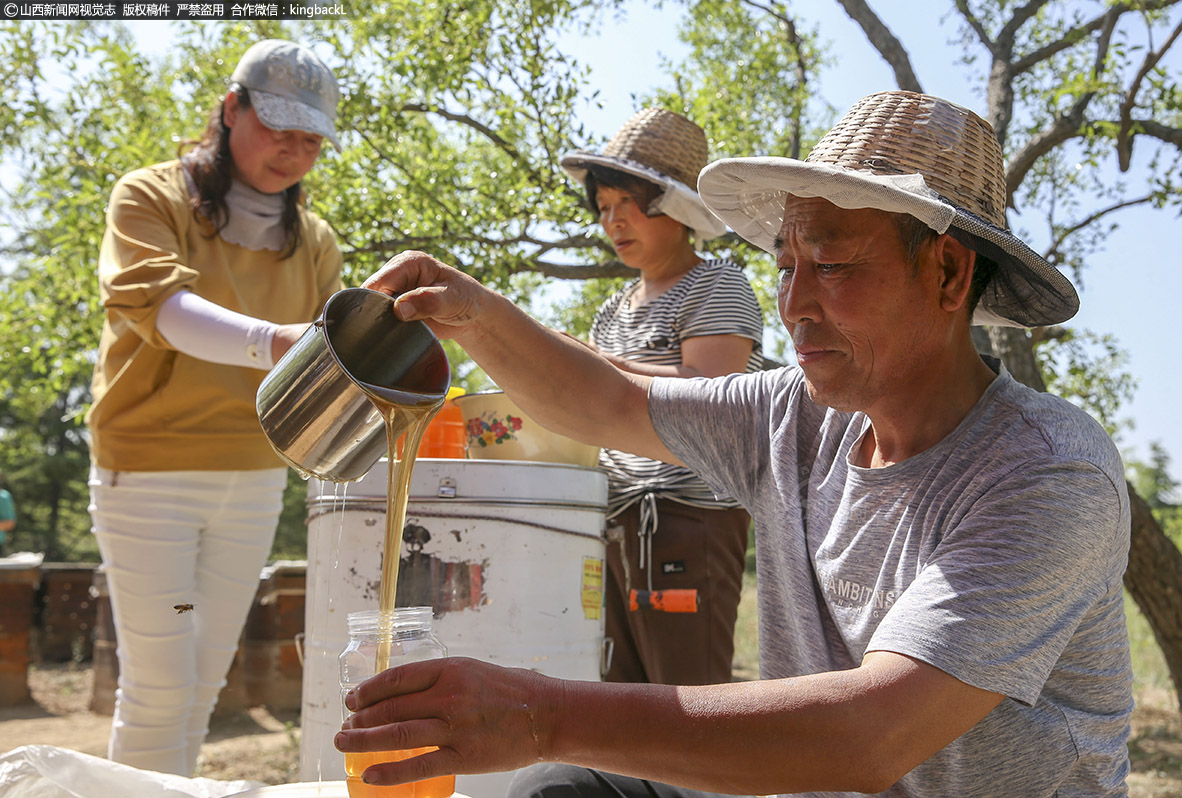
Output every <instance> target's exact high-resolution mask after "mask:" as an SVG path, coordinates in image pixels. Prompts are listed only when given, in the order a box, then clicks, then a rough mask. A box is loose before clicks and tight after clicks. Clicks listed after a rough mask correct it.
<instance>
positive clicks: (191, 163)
mask: <svg viewBox="0 0 1182 798" xmlns="http://www.w3.org/2000/svg"><path fill="white" fill-rule="evenodd" d="M230 92H231V93H233V94H236V95H238V107H239V108H240V109H242V110H244V111H245V110H247V109H249V108H250V94H249V92H247V90H246V88H245V87H244V86H239V85H237V84H235V85H233V86H231V87H230ZM228 96H229V95H227V97H228ZM225 109H226V101H225V100H222V101H221V102H220V103H218V105H217V107H216V108H214V109H213V111H212V112H211V113H210V115H209V122H207V123H206V125H205V132H204V133H202V134H201V139H200V140H196V139H186V140H185V141H182V142H181V144H180V146H179V147H177V157H183V158H184V161H185V165H186V166H187V167H188V168H189V174H190V175H191V176H192V178H193V183H194V184H195V185H196V186H197V196H195V197H193V198H191V200H190V203H189V204H190V206H191V207H192V208H193V210H195V211H199V212H200V213H201V214H202V215H203V216H205V218H207V219H209V221H210V222H212V223H213V226H214V227H215V228H216V229H217V230H221V229H222V228H223V227H225V226H226V224H227V223H228V222H229V221H230V209H229V208H227V207H226V193H227V192H228V191H229V190H230V179H231V166H232V165H233V162H234V161H233V157H232V156H231V155H230V128H229V127H227V126H226V119H225ZM189 147H192V148H193V150H192V151H191V152H189V153H187V154H186V153H185V150H186V149H188V148H189ZM302 191H303V189H302V188H301V187H300V184H299V183H296V184H295V185H294V186H291V187H290V188H288V189H286V190H285V191H284V192H283V215H282V216H281V217H280V219H279V223H280V225H281V226H282V227H283V232H284V237H285V240H286V241H287V246H286V247H285V248H284V250H283V255H282V257H284V258H290V257H291V256H292V254H293V253H295V251H296V249H297V248H299V246H300V242H301V240H302V237H303V231H302V230H301V228H300V214H299V203H300V195H301V193H302Z"/></svg>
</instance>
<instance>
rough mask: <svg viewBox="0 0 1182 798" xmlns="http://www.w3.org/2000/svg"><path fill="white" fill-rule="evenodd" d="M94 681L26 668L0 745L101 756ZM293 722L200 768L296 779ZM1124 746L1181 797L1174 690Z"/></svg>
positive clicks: (1138, 796) (253, 733)
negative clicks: (23, 700)
mask: <svg viewBox="0 0 1182 798" xmlns="http://www.w3.org/2000/svg"><path fill="white" fill-rule="evenodd" d="M92 683H93V672H92V671H91V669H90V668H88V667H75V666H72V665H48V666H43V667H37V668H35V669H33V670H31V671H30V673H29V685H30V690H31V691H32V693H33V701H32V702H31V703H28V704H25V705H24V706H19V707H4V708H0V751H8V750H11V749H13V748H16V747H17V746H21V745H32V744H45V745H56V746H60V747H62V748H70V749H73V750H75V751H81V752H83V753H87V754H95V755H98V756H103V755H104V754H105V753H106V747H107V735H108V733H109V732H110V729H111V718H110V717H108V716H106V715H96V714H94V713H92V712H90V711H89V710H88V708H87V707H88V704H89V702H90V693H91V685H92ZM298 724H299V717H298V713H295V712H291V713H287V714H285V715H283V716H281V717H276V716H275V715H273V714H271V713H270V712H268V711H267V709H266V708H264V707H255V708H253V709H250V710H248V711H245V712H239V713H235V714H231V715H226V716H215V718H214V721H213V723H212V724H211V730H210V736H209V739H208V740H207V741H206V744H205V746H204V747H203V748H202V751H201V760H200V762H199V763H198V767H199V770H200V772H199V775H202V776H206V777H208V778H212V779H254V780H256V781H261V782H265V783H267V784H285V783H288V782H292V781H296V780H297V778H298V772H299V749H300V730H299V725H298ZM1129 750H1130V753H1131V755H1132V762H1133V773H1132V775H1131V776H1130V777H1129V795H1130V796H1131V798H1182V716H1180V715H1179V713H1178V709H1177V704H1176V703H1174V698H1173V695H1172V694H1171V693H1166V692H1162V693H1160V694H1154V695H1145V696H1140V697H1139V706H1138V709H1137V711H1136V713H1135V715H1134V717H1133V734H1132V738H1131V740H1130V743H1129Z"/></svg>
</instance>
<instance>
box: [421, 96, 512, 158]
mask: <svg viewBox="0 0 1182 798" xmlns="http://www.w3.org/2000/svg"><path fill="white" fill-rule="evenodd" d="M398 110H399V111H408V112H413V113H420V114H436V115H437V116H442V117H443V118H444V119H447V120H449V121H451V122H458V123H459V124H461V125H465V126H466V127H470V128H472V129H473V130H475V131H477V132H478V133H480V135H482V136H484V137H485V138H486V139H488V140H489V141H491V142H492V143H493V144H495V145H496V146H497V147H498V148H500V149H501V150H503V151H504V152H505V153H506V154H507V155H508V156H509V157H511V158H512V159H513V160H515V161H517V162H518V163H521V164H526V165H527V166H528V162H527V161H526V160H525V158H524V157H523V156H522V154H521V151H520V150H518V149H517V148H516V147H514V146H513V145H512V144H510V143H509V142H508V141H506V140H505V139H503V138H501V137H500V136H499V135H497V133H496V131H495V130H493V129H492V128H490V127H489V126H488V125H486V124H484V123H483V122H480V121H478V120H476V119H473V118H472V117H470V116H468V115H467V114H460V113H456V112H454V111H449V110H447V109H446V108H440V107H439V106H437V105H423V104H422V103H406V104H404V105H403V106H402V107H400V108H399V109H398Z"/></svg>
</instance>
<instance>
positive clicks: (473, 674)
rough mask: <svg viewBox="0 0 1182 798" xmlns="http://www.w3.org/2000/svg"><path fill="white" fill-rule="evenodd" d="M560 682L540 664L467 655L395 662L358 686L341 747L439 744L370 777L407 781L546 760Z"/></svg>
mask: <svg viewBox="0 0 1182 798" xmlns="http://www.w3.org/2000/svg"><path fill="white" fill-rule="evenodd" d="M557 689H558V682H557V681H556V680H554V679H551V678H549V677H546V676H542V675H541V674H538V673H535V672H533V671H529V670H524V669H520V668H502V667H498V666H495V665H491V664H489V663H486V662H480V661H478V660H473V659H465V658H462V657H452V658H448V659H439V660H431V661H429V662H417V663H412V664H409V665H403V666H401V667H398V668H391V669H389V670H386V671H383V672H382V673H380V674H378V675H377V676H374V677H373V678H371V679H368V680H366V681H365V682H363V683H362V684H360V685H358V686H357V687H356V688H355V689H354V690H352V691H351V692H350V693H349V694H348V696H347V697H346V700H345V705H346V707H348V708H349V709H350V710H353V712H354V714H353V715H351V716H350V717H349V719H348V720H346V721H345V723H344V725H343V726H342V730H341V731H340V732H339V733H338V734H337V736H336V738H335V740H334V743H335V744H336V747H337V749H338V750H340V751H343V752H346V753H348V752H351V751H397V750H405V749H410V748H420V747H426V746H438V748H439V750H438V751H432V752H430V753H427V754H423V755H422V756H418V757H414V758H411V759H406V760H403V761H401V762H391V763H388V764H382V765H374V766H373V767H370V768H369V769H368V770H367V771H366V774H367V775H366V781H367V782H368V783H370V784H401V783H404V782H410V781H420V780H422V779H427V778H433V777H436V776H445V775H449V774H455V773H492V772H498V771H504V770H513V769H516V768H520V767H525V766H526V765H530V764H534V763H536V762H540V761H542V760H543V759H544V757H545V752H544V751H543V740H544V736H545V728H544V726H545V723H546V718H545V717H544V716H543V715H542V714H540V713H542V712H543V709H542V707H552V706H554V698H553V695H554V693H555V691H556V690H557Z"/></svg>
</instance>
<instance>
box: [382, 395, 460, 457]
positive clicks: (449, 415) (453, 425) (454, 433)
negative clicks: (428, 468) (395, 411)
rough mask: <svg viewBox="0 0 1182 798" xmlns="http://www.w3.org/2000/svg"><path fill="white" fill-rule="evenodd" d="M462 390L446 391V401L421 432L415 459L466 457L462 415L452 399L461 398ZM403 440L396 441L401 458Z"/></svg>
mask: <svg viewBox="0 0 1182 798" xmlns="http://www.w3.org/2000/svg"><path fill="white" fill-rule="evenodd" d="M463 395H464V389H463V388H460V387H456V386H453V387H451V388H448V390H447V399H445V400H444V402H443V407H441V408H439V412H438V413H436V414H435V418H433V419H431V422H430V423H429V424H427V429H426V431H425V432H423V442H422V443H420V444H419V452H418V454H417V455H415V456H416V457H459V458H463V457H465V456H466V450H465V447H466V446H467V434H466V433H465V430H464V414H463V413H462V412H460V408H459V407H458V406H457V405H456V403H455V402H454V401H452V400H453V399H455V398H456V397H457V396H463ZM402 444H403V439H402V438H399V439H398V456H399V457H401V456H402Z"/></svg>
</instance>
